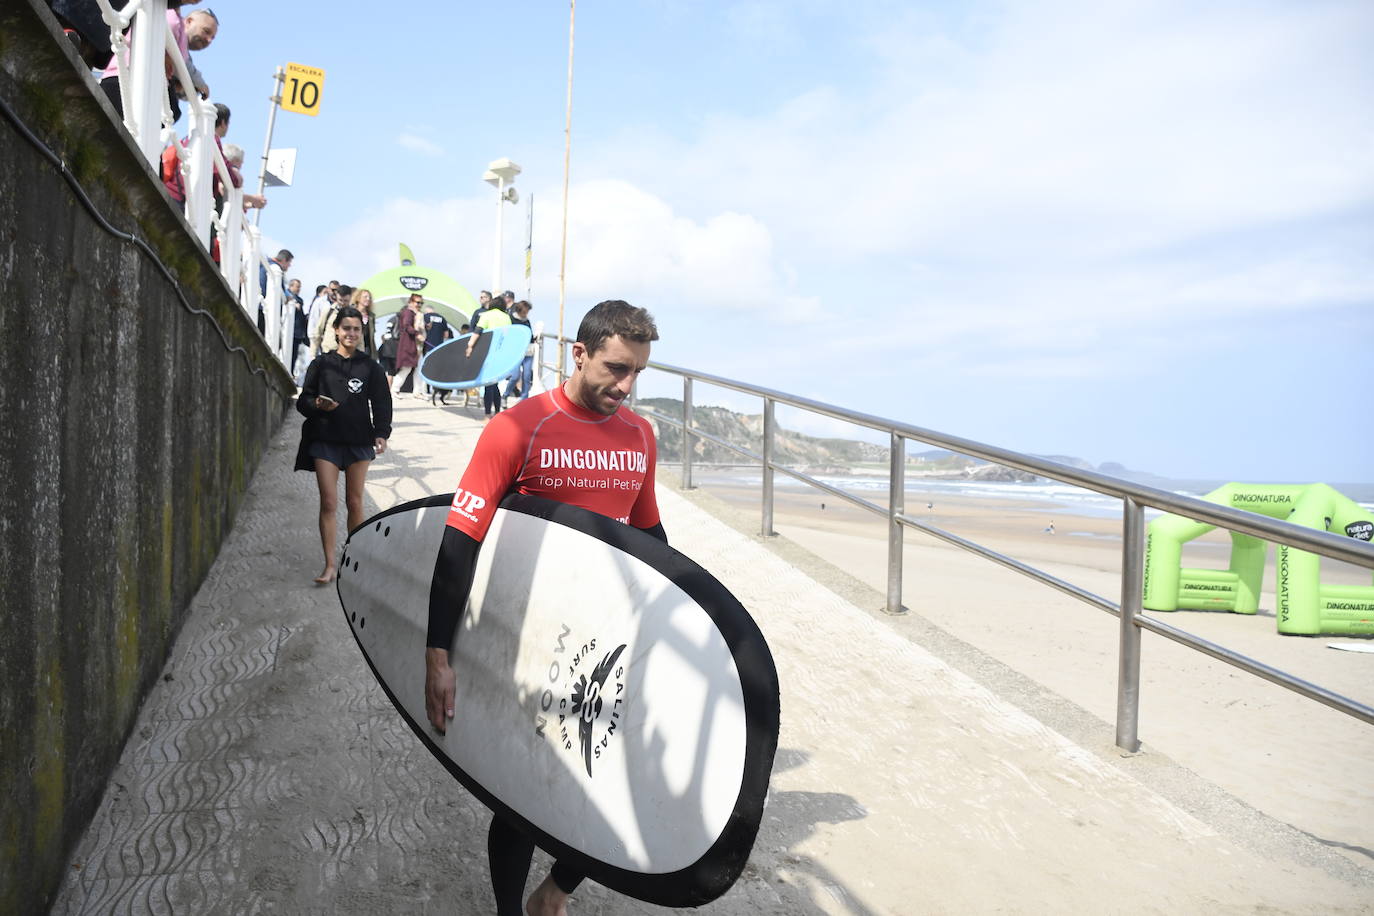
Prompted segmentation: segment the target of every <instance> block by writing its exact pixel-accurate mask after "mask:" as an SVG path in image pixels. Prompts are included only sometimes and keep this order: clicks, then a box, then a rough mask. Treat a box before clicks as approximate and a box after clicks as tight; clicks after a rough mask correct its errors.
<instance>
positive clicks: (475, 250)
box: [298, 181, 817, 321]
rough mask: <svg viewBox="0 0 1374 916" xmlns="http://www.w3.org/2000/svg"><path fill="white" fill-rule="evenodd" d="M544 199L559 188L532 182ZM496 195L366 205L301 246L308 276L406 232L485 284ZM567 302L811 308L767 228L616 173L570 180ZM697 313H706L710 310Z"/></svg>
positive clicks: (507, 241) (537, 287) (517, 226)
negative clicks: (698, 210) (680, 207)
mask: <svg viewBox="0 0 1374 916" xmlns="http://www.w3.org/2000/svg"><path fill="white" fill-rule="evenodd" d="M536 197H537V199H539V200H541V201H558V200H559V199H560V198H559V195H558V194H557V193H552V192H545V191H544V190H536ZM493 200H494V197H493V198H487V197H481V198H456V199H449V200H440V201H417V200H409V199H393V200H390V201H387V202H386V203H385V204H383V205H382V206H380V207H377V208H374V209H371V210H368V211H365V212H363V213H360V214H359V215H358V216H357V218H356V219H355V220H354V221H353V222H351V223H347V224H344V225H342V226H341V227H340V228H339V229H338V230H337V231H336V232H335V233H334V234H333V235H332V236H330V237H329V238H328V239H327V240H326V242H325V244H324V246H323V247H322V250H319V251H303V252H300V253H299V254H300V258H299V259H298V263H299V264H300V265H301V267H300V269H301V270H308V272H309V274H310V276H325V275H328V276H330V277H339V278H342V279H345V280H346V281H348V282H358V281H359V280H361V279H363V278H364V277H366V276H368V275H370V274H372V273H374V272H376V271H378V270H382V269H384V268H386V267H390V266H393V265H394V264H396V263H397V255H396V243H397V242H406V243H407V244H408V245H410V247H411V248H412V250H414V252H415V255H416V257H417V258H418V259H419V260H420V262H421V263H423V264H428V265H434V266H437V267H439V268H440V269H443V270H444V271H445V272H447V273H450V274H451V275H452V276H454V278H455V279H457V280H458V282H460V283H462V284H463V285H464V286H467V287H468V288H469V289H471V290H477V289H479V288H485V287H487V286H489V285H490V280H491V276H492V257H493V249H494V235H495V233H494V228H495V227H494V214H493V213H492V211H491V207H492V203H493ZM557 207H559V205H558V204H556V203H555V204H554V205H552V206H550V207H548V208H546V209H543V210H541V211H540V212H538V213H537V214H536V219H535V238H534V273H535V283H534V290H533V295H534V300H533V301H535V303H536V308H539V306H540V305H543V306H544V309H543V311H542V314H541V315H540V317H543V318H544V320H546V321H547V320H549V319H550V313H551V312H553V311H554V309H553V308H551V307H550V306H553V305H554V304H555V303H556V302H557V288H558V287H557V284H558V276H557V274H558V264H559V246H560V243H561V225H562V221H561V212H560V209H561V208H560V209H555V208H557ZM523 210H524V204H523V203H522V204H520V205H519V207H518V208H516V207H512V208H509V209H508V210H507V211H506V215H505V218H504V229H505V232H504V236H503V238H504V242H503V246H502V261H503V274H502V277H501V283H500V285H501V286H502V287H509V288H513V289H517V290H519V291H520V292H521V293H522V294H523V286H524V284H523V267H522V265H523V251H524V224H525V221H524V218H523V216H524V213H523ZM569 214H570V215H569V220H568V263H569V268H568V272H567V301H568V302H569V303H570V304H571V303H576V304H577V305H576V307H577V309H578V310H579V311H580V310H581V309H583V308H585V307H586V306H587V305H590V304H593V303H595V302H597V301H599V300H601V299H605V298H612V297H613V298H624V299H628V300H630V301H632V302H636V303H637V304H644V305H646V306H647V307H649V308H651V309H653V310H655V311H656V312H657V311H659V310H660V309H664V308H666V309H669V310H678V311H681V310H683V309H688V310H690V312H691V313H696V314H699V315H701V316H707V315H714V316H717V318H718V317H719V316H720V315H725V316H740V315H757V314H760V313H762V314H766V315H767V316H768V317H769V318H770V319H773V320H788V319H791V320H796V319H799V318H805V317H808V316H810V315H811V314H812V313H813V312H814V310H815V309H816V307H817V303H816V301H815V300H814V298H810V297H807V296H803V295H799V294H797V293H796V292H795V291H794V290H793V289H792V286H791V283H790V281H789V279H788V270H787V269H786V267H785V265H780V264H779V263H778V260H777V257H776V255H775V253H774V250H773V240H772V236H771V233H770V232H769V230H768V229H767V228H766V227H765V226H763V224H762V223H760V222H759V221H758V220H757V219H755V218H753V217H750V216H746V215H743V214H740V213H735V212H728V211H727V212H721V213H717V214H715V215H713V216H711V217H709V218H707V219H705V220H693V219H688V218H686V217H683V216H680V215H678V214H676V213H675V212H674V211H673V209H672V208H671V207H670V206H669V205H668V204H667V203H665V202H664V201H663V200H661V199H659V198H657V197H655V196H653V195H652V194H649V193H647V192H645V191H643V190H640V189H638V188H636V187H634V186H632V185H630V184H627V183H625V182H620V181H592V182H585V183H582V184H576V185H574V186H573V187H572V188H571V190H570V194H569ZM698 320H705V319H704V317H703V318H700V319H698Z"/></svg>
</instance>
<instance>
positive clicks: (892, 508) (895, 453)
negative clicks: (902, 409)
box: [884, 432, 906, 614]
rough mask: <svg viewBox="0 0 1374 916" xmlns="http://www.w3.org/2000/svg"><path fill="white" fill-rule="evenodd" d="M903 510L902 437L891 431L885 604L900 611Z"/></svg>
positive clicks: (890, 608)
mask: <svg viewBox="0 0 1374 916" xmlns="http://www.w3.org/2000/svg"><path fill="white" fill-rule="evenodd" d="M905 513H906V440H905V439H903V438H902V437H901V436H899V435H898V434H897V433H895V432H894V433H892V446H891V448H890V449H889V454H888V488H887V607H886V608H884V610H886V611H887V612H888V613H889V614H904V613H906V608H904V607H902V521H901V517H902V515H904V514H905Z"/></svg>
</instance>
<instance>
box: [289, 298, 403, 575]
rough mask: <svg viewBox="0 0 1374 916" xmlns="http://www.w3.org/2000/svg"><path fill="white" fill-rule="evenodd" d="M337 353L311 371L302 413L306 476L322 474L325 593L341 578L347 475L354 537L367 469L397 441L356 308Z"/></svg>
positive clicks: (340, 321) (337, 326)
mask: <svg viewBox="0 0 1374 916" xmlns="http://www.w3.org/2000/svg"><path fill="white" fill-rule="evenodd" d="M332 330H333V332H334V336H335V339H336V340H337V342H338V345H337V347H335V349H334V350H333V351H332V352H328V353H324V354H322V355H320V356H317V357H316V358H315V361H314V362H312V363H311V364H310V368H308V369H306V370H305V383H304V384H302V385H301V393H300V396H299V397H297V398H296V410H297V411H298V412H299V413H300V414H301V415H302V416H304V417H305V423H303V424H302V425H301V444H300V448H299V450H298V451H297V452H296V465H295V468H296V470H298V471H314V472H315V482H316V485H317V486H318V487H319V491H320V545H321V547H323V548H324V571H323V572H322V573H320V574H319V575H318V576H316V577H315V583H316V584H317V585H328V584H329V583H330V582H333V581H334V577H335V576H337V575H338V560H337V558H336V557H335V555H334V553H335V548H336V546H337V545H336V540H337V532H336V527H337V522H336V519H337V516H338V503H339V472H340V471H342V472H343V474H344V504H345V506H347V509H348V530H350V531H351V530H353V529H354V528H356V527H358V526H359V525H361V524H362V523H363V485H364V484H365V483H366V482H367V469H368V466H369V465H370V464H371V463H372V461H373V459H375V458H376V457H377V456H378V455H381V454H383V453H384V452H385V451H386V441H387V440H388V439H390V438H391V390H390V389H389V388H388V387H387V384H386V374H385V373H384V372H382V367H381V366H379V365H377V363H376V362H375V361H373V359H372V358H371V357H370V356H368V355H367V354H366V353H364V352H363V351H362V350H361V348H360V347H359V343H360V341H361V339H362V335H363V316H362V314H361V313H359V311H358V310H357V309H355V308H353V307H352V306H344V307H343V308H341V309H339V311H338V314H337V315H336V316H335V318H334V326H333V328H332Z"/></svg>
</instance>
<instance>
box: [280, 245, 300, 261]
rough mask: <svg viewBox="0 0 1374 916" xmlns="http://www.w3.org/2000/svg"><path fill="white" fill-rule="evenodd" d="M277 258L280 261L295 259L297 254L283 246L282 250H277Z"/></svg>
mask: <svg viewBox="0 0 1374 916" xmlns="http://www.w3.org/2000/svg"><path fill="white" fill-rule="evenodd" d="M277 260H278V261H294V260H296V256H295V255H294V254H292V253H291V252H289V251H287V250H286V249H285V248H283V249H282V250H281V251H278V252H277Z"/></svg>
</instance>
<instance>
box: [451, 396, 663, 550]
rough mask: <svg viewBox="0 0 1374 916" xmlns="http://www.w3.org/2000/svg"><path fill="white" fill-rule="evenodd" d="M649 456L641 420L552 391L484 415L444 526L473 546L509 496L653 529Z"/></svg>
mask: <svg viewBox="0 0 1374 916" xmlns="http://www.w3.org/2000/svg"><path fill="white" fill-rule="evenodd" d="M657 457H658V452H657V447H656V446H655V444H654V433H653V429H652V428H651V427H650V426H649V423H648V421H646V420H645V419H644V418H642V417H639V416H637V415H635V414H633V413H631V412H630V411H629V410H626V409H624V408H621V409H620V410H617V411H616V412H615V413H613V414H611V415H610V416H609V417H608V416H604V415H602V414H599V413H596V412H595V411H591V410H587V409H585V408H582V407H579V406H578V405H576V404H574V403H573V402H572V401H570V400H569V399H568V396H567V395H566V394H564V393H563V389H562V386H559V387H558V388H555V389H553V390H552V391H547V392H545V393H544V394H541V395H539V396H538V397H533V398H530V399H529V400H527V401H523V402H521V403H520V404H519V405H517V406H516V407H513V408H511V409H510V410H505V411H502V412H501V413H498V414H497V415H496V416H494V417H492V419H491V422H490V423H489V424H488V426H487V428H486V429H485V430H484V431H483V433H482V437H481V438H480V439H478V440H477V448H476V449H475V450H474V451H473V453H472V460H471V461H470V462H469V463H468V466H467V470H465V471H464V472H463V479H462V481H461V483H460V485H459V487H458V491H457V492H456V493H454V494H453V504H452V506H451V507H450V509H449V513H448V525H449V527H450V528H456V529H457V530H458V531H460V532H462V533H463V534H466V535H468V536H469V537H471V538H472V539H473V540H476V541H480V540H482V538H484V537H485V536H486V533H487V528H488V527H490V525H491V521H492V518H493V517H494V516H495V513H496V507H497V505H498V504H499V503H500V502H501V498H502V497H503V496H505V495H506V494H507V493H509V492H517V493H527V494H534V495H535V496H543V497H546V498H548V499H555V500H558V501H559V502H563V503H570V504H572V505H574V506H581V507H582V508H584V509H589V510H591V511H592V512H597V513H600V514H601V515H606V516H610V517H611V518H614V519H617V520H619V521H622V522H625V523H627V524H630V525H633V526H635V527H636V528H653V527H654V526H655V525H657V524H658V523H659V518H658V500H657V499H656V498H655V497H654V465H655V463H656V461H657Z"/></svg>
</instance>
